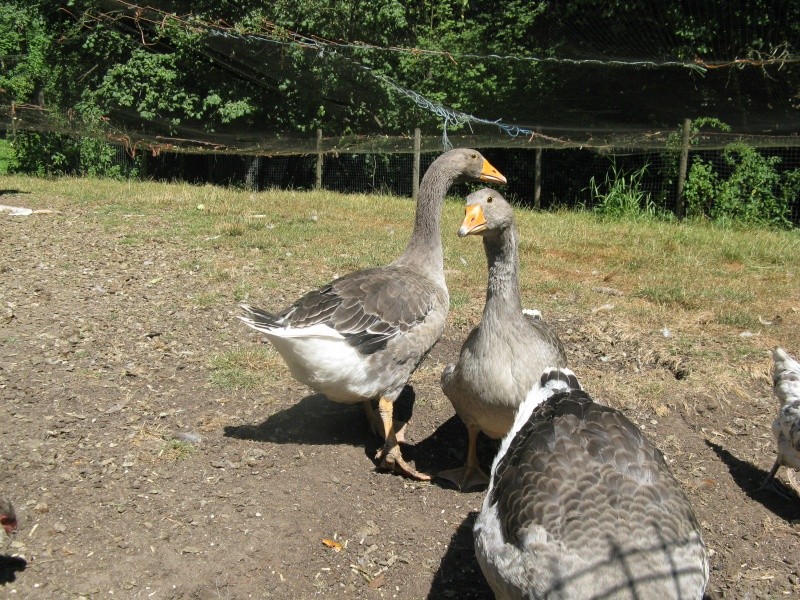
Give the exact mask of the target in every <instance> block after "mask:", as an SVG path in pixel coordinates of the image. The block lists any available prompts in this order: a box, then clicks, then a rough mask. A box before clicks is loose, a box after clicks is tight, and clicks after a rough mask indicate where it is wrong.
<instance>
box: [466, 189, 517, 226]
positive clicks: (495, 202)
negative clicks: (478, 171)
mask: <svg viewBox="0 0 800 600" xmlns="http://www.w3.org/2000/svg"><path fill="white" fill-rule="evenodd" d="M464 211H465V213H466V214H465V215H464V221H463V222H462V223H461V227H460V229H459V230H458V235H459V236H460V237H464V236H467V235H481V236H486V235H488V234H491V233H492V232H494V233H495V234H497V233H499V232H501V231H503V230H504V229H508V228H509V227H511V225H512V223H513V219H514V217H513V210H512V208H511V204H509V203H508V201H507V200H506V199H505V198H503V196H502V194H500V193H499V192H496V191H495V190H491V189H489V188H484V189H482V190H478V191H477V192H473V193H472V194H470V195H469V196H467V205H466V207H465V209H464Z"/></svg>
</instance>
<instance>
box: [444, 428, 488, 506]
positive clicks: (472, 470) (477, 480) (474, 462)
mask: <svg viewBox="0 0 800 600" xmlns="http://www.w3.org/2000/svg"><path fill="white" fill-rule="evenodd" d="M479 431H480V428H479V427H478V426H476V425H467V433H468V435H469V447H468V449H467V462H466V463H464V466H463V467H458V468H456V469H448V470H447V471H442V472H441V473H439V474H438V477H441V478H442V479H447V480H448V481H452V482H453V483H455V484H456V485H457V486H458V488H459V489H460V490H462V491H463V490H468V489H470V488H473V487H476V486H479V485H487V484H488V483H489V477H487V476H486V473H484V472H483V470H482V469H481V467H480V464H479V463H478V433H479Z"/></svg>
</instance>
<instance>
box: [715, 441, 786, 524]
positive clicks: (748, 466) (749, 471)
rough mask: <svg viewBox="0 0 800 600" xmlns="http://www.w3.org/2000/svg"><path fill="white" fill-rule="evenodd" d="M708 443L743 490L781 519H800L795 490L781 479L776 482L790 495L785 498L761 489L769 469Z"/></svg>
mask: <svg viewBox="0 0 800 600" xmlns="http://www.w3.org/2000/svg"><path fill="white" fill-rule="evenodd" d="M706 445H707V446H708V447H709V448H711V449H712V450H713V451H714V452H715V453H716V455H717V456H718V457H719V458H720V460H721V461H722V462H724V463H725V464H726V465H727V467H728V471H729V472H730V474H731V477H733V480H734V481H735V482H736V485H738V486H739V487H740V488H741V489H742V491H743V492H744V493H745V494H746V495H747V496H749V497H750V498H751V499H753V500H754V501H755V502H759V503H761V504H762V505H763V506H764V508H767V509H769V510H771V511H772V512H773V513H775V514H776V515H777V516H779V517H780V518H781V519H785V520H786V521H792V520H794V519H800V498H798V497H797V494H795V492H794V490H792V489H790V488H788V487H786V486H784V485H783V484H782V483H781V482H780V481H779V480H777V479H776V480H775V484H776V485H778V486H780V487H781V491H783V493H784V494H786V495H787V496H788V497H787V498H784V497H782V496H781V495H780V494H778V493H776V492H775V491H774V490H770V489H764V490H759V489H758V488H759V486H760V485H761V482H762V481H764V478H765V477H766V476H767V471H764V470H763V469H760V468H758V467H757V466H755V465H753V464H752V463H750V462H748V461H746V460H742V459H740V458H737V457H736V456H734V455H733V454H731V453H730V452H728V450H726V449H725V448H723V447H722V446H720V445H718V444H715V443H714V442H711V441H709V440H706Z"/></svg>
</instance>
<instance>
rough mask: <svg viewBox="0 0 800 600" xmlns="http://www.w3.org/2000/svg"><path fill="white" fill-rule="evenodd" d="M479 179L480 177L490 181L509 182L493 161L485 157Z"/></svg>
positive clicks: (482, 179)
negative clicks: (494, 165)
mask: <svg viewBox="0 0 800 600" xmlns="http://www.w3.org/2000/svg"><path fill="white" fill-rule="evenodd" d="M478 179H480V180H481V181H488V182H490V183H502V184H506V183H508V181H507V180H506V178H505V177H504V176H503V174H502V173H500V171H498V170H497V169H495V168H494V167H493V166H492V165H491V163H490V162H489V161H488V160H486V159H485V158H484V159H483V168H482V169H481V174H480V176H479V177H478Z"/></svg>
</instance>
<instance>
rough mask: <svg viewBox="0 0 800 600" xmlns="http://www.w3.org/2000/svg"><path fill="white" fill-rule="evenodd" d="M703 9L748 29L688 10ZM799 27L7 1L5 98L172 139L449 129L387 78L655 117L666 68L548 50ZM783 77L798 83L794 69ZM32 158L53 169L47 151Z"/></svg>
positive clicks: (589, 0)
mask: <svg viewBox="0 0 800 600" xmlns="http://www.w3.org/2000/svg"><path fill="white" fill-rule="evenodd" d="M688 8H691V9H692V10H694V13H692V15H695V16H689V12H687V10H688ZM703 11H706V12H705V13H704V12H703ZM703 14H706V15H708V16H714V15H716V16H720V15H722V16H724V17H726V19H729V20H730V22H741V23H743V24H744V25H746V27H744V28H742V29H741V30H740V29H739V28H736V27H718V26H716V25H714V24H713V19H700V18H695V17H696V15H701V16H702V15H703ZM787 16H788V17H791V18H789V19H788V23H787V22H786V18H787ZM795 17H796V18H795ZM710 23H711V24H710ZM798 23H800V4H798V3H791V2H789V3H787V2H786V1H783V0H781V1H777V2H770V1H769V0H751V1H748V2H745V1H744V0H736V1H733V2H731V1H728V0H713V1H710V2H688V3H684V2H681V3H652V2H646V1H645V0H606V1H605V2H601V1H600V0H569V1H566V2H557V1H556V0H537V1H533V2H531V1H529V0H507V1H506V2H503V3H500V4H498V3H496V2H488V1H487V0H418V1H416V2H401V1H400V0H274V1H272V2H252V1H251V0H199V1H193V2H189V1H188V0H176V1H170V2H166V1H158V0H152V1H150V2H142V3H140V4H139V6H138V7H136V6H133V0H129V1H128V2H123V1H117V0H67V1H65V2H60V3H53V2H49V1H47V0H25V1H23V0H0V67H2V68H1V69H0V101H1V102H2V103H3V104H6V105H10V104H11V103H12V102H14V103H17V104H33V105H37V106H42V107H46V108H52V109H55V111H56V112H57V113H59V114H61V115H69V118H75V119H81V120H82V122H83V123H84V126H92V125H96V126H97V127H102V126H104V124H108V123H113V124H115V125H116V126H117V129H118V130H120V129H121V130H126V131H128V132H130V133H131V135H133V134H135V133H137V132H139V133H141V132H142V131H143V130H144V129H147V132H148V133H149V134H150V135H161V136H166V137H169V136H176V137H179V136H180V135H181V132H191V131H200V132H206V133H210V132H214V133H220V132H234V133H240V132H252V131H261V132H270V133H275V134H280V135H293V134H299V133H303V134H307V133H308V132H310V131H313V129H315V128H317V127H323V128H324V129H325V130H326V131H329V132H331V133H335V134H338V135H345V134H348V133H364V132H372V133H378V134H390V135H402V134H410V133H411V131H412V130H413V128H414V127H415V126H423V127H427V128H429V130H433V129H435V128H437V127H441V126H442V116H441V115H436V114H432V113H431V112H430V111H426V110H422V109H421V108H420V107H419V106H418V105H417V104H415V102H414V101H413V100H412V99H410V98H409V97H408V95H404V94H403V92H402V91H400V90H399V89H398V88H397V87H396V86H394V85H393V83H392V82H394V83H395V84H396V85H397V86H401V87H402V88H404V89H408V90H414V92H416V93H418V94H421V95H422V96H424V97H425V98H426V99H427V100H428V101H430V102H433V103H436V104H440V105H442V106H444V107H448V108H449V109H452V110H455V111H464V112H466V113H470V114H474V115H480V116H481V117H484V118H486V119H489V120H494V119H503V120H504V121H506V122H513V123H518V124H522V125H525V126H530V127H534V126H535V125H537V124H540V123H538V122H537V121H536V120H535V119H536V118H537V115H539V114H547V115H551V116H552V115H554V114H556V115H559V118H561V119H563V120H564V122H566V123H570V122H571V121H570V120H571V119H574V118H576V114H575V112H573V111H572V110H571V107H562V106H553V100H552V99H553V98H576V99H581V102H582V103H583V105H584V106H586V107H588V108H589V109H592V108H593V107H592V104H593V103H594V100H595V99H599V98H604V99H605V100H609V99H611V102H612V104H613V103H614V102H615V100H614V99H615V98H623V97H625V98H634V99H635V100H636V101H635V102H633V103H628V104H622V103H620V104H619V107H620V108H619V109H617V110H616V112H610V113H607V114H605V113H604V114H602V115H601V116H600V117H598V118H602V119H603V121H602V122H603V123H606V124H608V123H612V122H613V121H614V119H620V118H627V119H631V120H634V119H641V120H646V119H653V115H652V114H651V112H652V107H653V106H654V105H656V104H657V103H660V106H661V107H662V108H663V107H664V105H665V104H669V103H668V102H665V99H664V89H665V88H668V86H669V84H668V82H667V81H666V79H665V76H664V73H665V71H664V70H662V69H650V70H648V69H644V70H642V71H640V72H638V73H637V76H636V77H630V78H627V79H626V81H627V82H628V83H627V86H628V87H624V88H620V84H619V80H617V79H613V78H609V77H603V76H602V75H598V72H597V71H591V69H592V68H593V67H592V66H591V64H590V65H588V66H586V67H583V66H580V65H578V66H575V68H572V69H570V70H564V69H561V70H557V69H556V68H555V67H554V66H553V63H548V62H547V61H546V59H547V58H548V57H559V58H561V59H564V60H569V59H573V58H575V59H597V60H616V59H630V58H637V57H638V56H639V55H640V54H641V53H642V52H643V51H646V52H647V53H649V56H650V57H651V58H658V59H661V58H664V59H666V58H676V57H682V58H683V59H685V60H692V59H693V58H694V57H704V58H708V59H711V58H714V57H717V56H728V57H731V56H737V57H738V56H750V57H759V56H762V57H763V56H776V57H780V56H784V55H786V53H791V52H794V51H795V48H794V46H793V45H792V44H793V43H794V40H796V39H797V38H798V36H800V25H798ZM643 30H646V33H644V32H643ZM265 32H268V33H269V35H265ZM631 32H640V33H638V34H637V35H631ZM298 36H304V37H303V39H305V40H307V41H308V43H304V42H303V43H301V42H298V39H299V38H298ZM315 40H324V41H326V42H327V43H328V45H326V46H324V47H323V46H316V45H315V44H314V41H315ZM492 57H515V59H514V60H506V59H502V58H492ZM531 58H536V60H528V59H531ZM784 73H789V76H790V77H793V78H794V79H793V81H795V84H796V88H797V89H800V76H798V74H797V73H796V72H793V71H791V67H787V68H786V69H785V70H784ZM712 76H713V73H711V72H709V74H708V78H711V77H712ZM764 81H766V82H767V83H766V85H776V84H774V83H772V82H771V80H770V79H769V77H767V76H766V75H764ZM692 93H695V92H694V91H693V92H692ZM697 93H700V92H697ZM729 96H730V97H729V98H727V97H726V100H725V101H726V102H731V103H734V104H736V105H737V106H739V107H742V110H743V111H747V110H750V109H751V108H752V107H753V106H755V105H756V104H755V103H754V100H753V98H751V97H749V96H748V95H747V94H746V93H745V92H744V91H742V90H741V89H736V88H735V86H733V88H732V89H731V91H730V94H729ZM786 97H787V102H789V101H790V98H791V94H787V95H786ZM693 99H694V98H693ZM697 101H698V104H699V105H700V106H703V105H705V106H713V105H714V104H715V103H719V99H718V98H714V97H703V96H702V95H701V96H698V97H697ZM703 103H705V104H703ZM623 106H624V107H625V108H622V107H623ZM631 106H635V107H636V108H635V111H636V112H637V114H632V112H633V111H632V109H631V108H630V107H631ZM787 110H788V108H787ZM594 116H597V115H594ZM693 116H697V115H681V117H682V118H683V117H693ZM675 122H676V121H669V119H667V122H666V123H665V125H664V126H666V127H672V126H673V125H674V123H675ZM451 125H452V123H451ZM37 135H40V136H42V137H40V138H37V139H43V138H44V137H45V136H46V135H47V134H43V133H42V134H37ZM56 145H58V146H59V148H60V150H59V151H58V152H55V153H54V156H57V157H62V158H63V160H62V158H59V159H58V160H55V159H53V164H52V165H51V167H52V170H53V171H54V172H59V171H60V170H61V169H62V165H61V163H62V162H64V163H65V164H70V162H71V161H73V160H75V158H74V157H75V156H76V155H75V152H77V153H78V154H77V155H81V153H82V152H85V151H86V150H81V148H80V146H79V145H77V146H76V147H73V148H68V146H69V145H70V141H69V140H68V139H67V138H63V139H61V141H59V142H58V144H56ZM35 146H36V145H35V144H33V143H31V144H28V145H27V146H26V148H28V151H33V148H35ZM69 157H72V158H69ZM43 161H44V162H43ZM33 162H35V163H36V164H37V165H38V166H37V167H36V168H37V169H41V168H45V170H46V171H49V170H51V169H50V167H46V166H45V167H43V165H45V164H46V162H47V160H46V157H37V158H36V161H33ZM79 163H80V161H79Z"/></svg>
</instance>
